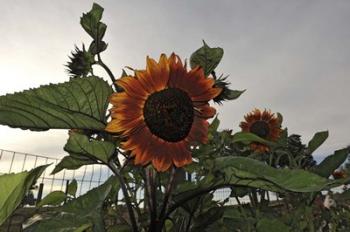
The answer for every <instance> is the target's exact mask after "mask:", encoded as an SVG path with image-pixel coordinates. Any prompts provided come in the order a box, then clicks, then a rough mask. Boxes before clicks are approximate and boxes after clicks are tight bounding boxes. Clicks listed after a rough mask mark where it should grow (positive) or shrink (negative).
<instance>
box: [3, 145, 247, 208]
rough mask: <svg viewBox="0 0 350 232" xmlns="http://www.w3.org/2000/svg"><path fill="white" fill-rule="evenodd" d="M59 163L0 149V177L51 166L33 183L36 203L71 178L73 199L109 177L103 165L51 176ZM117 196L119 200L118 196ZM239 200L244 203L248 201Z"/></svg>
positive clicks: (220, 194)
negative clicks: (74, 194)
mask: <svg viewBox="0 0 350 232" xmlns="http://www.w3.org/2000/svg"><path fill="white" fill-rule="evenodd" d="M59 162H60V159H57V158H52V157H47V156H42V155H34V154H28V153H22V152H15V151H8V150H4V149H0V174H7V173H17V172H22V171H25V170H30V169H33V168H35V167H38V166H41V165H46V164H51V165H50V166H49V167H48V168H47V169H46V170H45V171H44V172H43V174H42V175H41V176H40V178H39V179H38V180H37V184H36V187H37V188H35V189H33V190H32V192H33V195H34V196H37V199H39V200H40V199H41V198H42V197H44V196H45V195H47V194H48V193H50V192H52V191H56V190H61V191H65V190H66V186H67V184H68V183H70V181H72V180H73V179H75V180H76V181H77V183H78V189H77V196H79V195H82V194H84V193H85V192H87V191H89V190H90V189H92V188H95V187H97V186H99V185H100V184H102V183H104V182H105V181H106V180H107V178H108V177H109V176H111V175H112V172H111V171H110V169H108V168H107V167H105V166H103V165H85V166H83V167H81V168H79V169H77V170H62V171H61V172H59V173H57V174H54V175H51V172H52V170H53V169H54V167H55V166H56V165H57V164H58V163H59ZM230 193H231V190H230V189H220V190H217V191H215V193H214V199H215V200H219V201H220V200H224V199H226V198H228V197H229V195H230ZM142 194H143V191H140V193H139V194H137V195H138V198H142V197H143V196H142ZM119 195H121V197H122V194H121V193H120V194H119ZM241 200H243V201H247V200H248V199H241ZM248 201H249V200H248ZM227 204H236V200H235V199H234V198H229V201H228V202H227Z"/></svg>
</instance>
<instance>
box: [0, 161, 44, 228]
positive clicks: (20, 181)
mask: <svg viewBox="0 0 350 232" xmlns="http://www.w3.org/2000/svg"><path fill="white" fill-rule="evenodd" d="M47 166H48V165H44V166H40V167H37V168H35V169H33V170H31V171H29V172H28V171H25V172H21V173H17V174H5V175H1V176H0V186H1V189H0V209H1V210H0V225H2V224H3V223H4V222H5V220H6V219H7V218H8V217H9V216H10V215H11V214H12V212H13V211H14V210H15V209H16V208H17V206H18V205H19V204H20V203H21V201H22V199H23V197H24V195H25V194H26V193H27V192H28V190H29V189H30V187H32V185H33V184H34V183H35V181H36V180H37V179H38V178H39V176H40V175H41V174H42V173H43V171H44V170H45V168H47Z"/></svg>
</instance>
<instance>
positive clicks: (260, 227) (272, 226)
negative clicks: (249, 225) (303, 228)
mask: <svg viewBox="0 0 350 232" xmlns="http://www.w3.org/2000/svg"><path fill="white" fill-rule="evenodd" d="M256 229H257V231H258V232H281V231H283V232H288V231H291V230H290V227H288V226H287V225H286V224H284V223H283V222H281V221H279V220H277V219H274V218H263V219H260V220H259V221H258V224H257V225H256Z"/></svg>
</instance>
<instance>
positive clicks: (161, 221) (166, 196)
mask: <svg viewBox="0 0 350 232" xmlns="http://www.w3.org/2000/svg"><path fill="white" fill-rule="evenodd" d="M176 170H177V169H176V167H175V166H173V167H172V169H171V174H170V179H169V182H168V186H167V188H166V190H165V194H164V200H163V206H162V210H161V211H160V215H159V225H158V230H157V231H159V232H161V231H162V228H163V225H164V222H165V220H166V218H167V211H168V208H169V207H168V205H169V203H170V201H171V194H172V190H173V188H174V184H175V176H176Z"/></svg>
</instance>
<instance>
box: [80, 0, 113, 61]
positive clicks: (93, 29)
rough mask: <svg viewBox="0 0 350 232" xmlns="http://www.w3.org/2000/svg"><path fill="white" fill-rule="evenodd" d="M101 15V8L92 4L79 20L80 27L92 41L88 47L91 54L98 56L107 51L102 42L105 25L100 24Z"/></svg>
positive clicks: (105, 45)
mask: <svg viewBox="0 0 350 232" xmlns="http://www.w3.org/2000/svg"><path fill="white" fill-rule="evenodd" d="M102 14H103V8H102V7H101V6H100V5H98V4H97V3H94V4H93V6H92V9H91V10H90V11H89V12H88V13H85V14H83V16H82V17H81V19H80V24H81V26H82V27H83V28H84V30H85V31H86V32H87V33H88V34H89V35H90V36H91V37H92V39H93V42H92V43H91V45H90V47H89V51H90V52H91V53H92V54H98V53H100V52H102V51H104V50H106V49H107V44H106V43H105V42H104V41H103V40H102V39H103V36H104V35H105V33H106V29H107V25H106V24H104V23H103V22H101V19H102Z"/></svg>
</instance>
